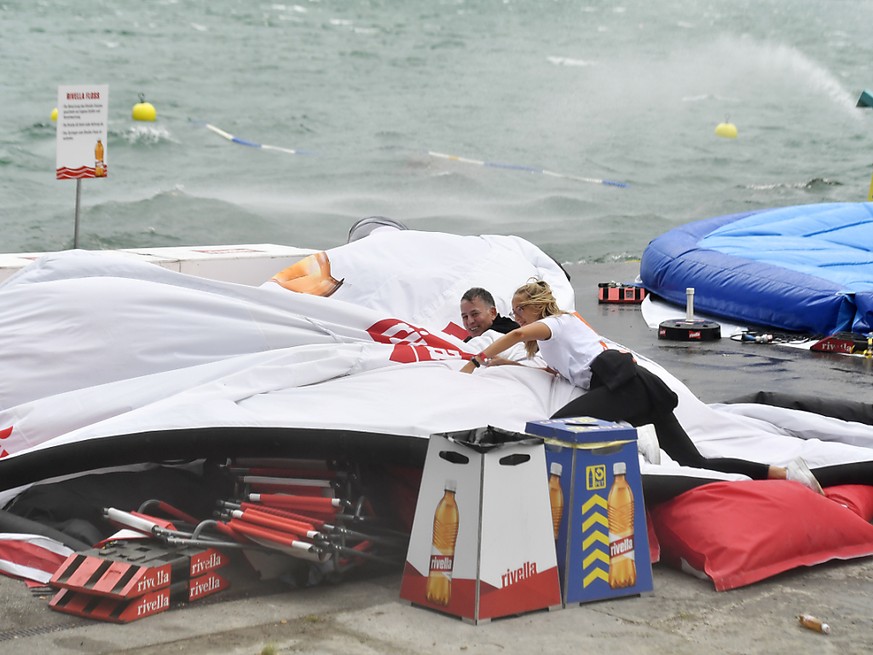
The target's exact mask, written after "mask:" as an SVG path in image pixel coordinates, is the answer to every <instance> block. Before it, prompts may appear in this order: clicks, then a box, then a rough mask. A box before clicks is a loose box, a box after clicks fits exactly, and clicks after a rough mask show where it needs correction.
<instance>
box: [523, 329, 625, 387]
mask: <svg viewBox="0 0 873 655" xmlns="http://www.w3.org/2000/svg"><path fill="white" fill-rule="evenodd" d="M540 322H542V323H545V324H546V325H548V326H549V329H550V330H551V331H552V336H551V338H550V339H546V340H545V341H537V343H538V344H539V347H540V354H541V355H542V356H543V359H544V360H546V363H547V364H548V365H549V366H550V367H551V368H553V369H555V370H556V371H557V372H558V373H560V374H561V375H562V376H563V377H565V378H566V379H567V380H569V381H570V382H572V383H573V384H575V385H576V386H577V387H581V388H582V389H586V390H587V389H588V388H589V387H590V386H591V369H590V368H589V366H590V364H591V360H593V359H594V358H595V357H597V356H598V355H599V354H600V353H602V352H603V351H604V350H607V349H609V348H614V347H615V344H613V343H612V342H610V341H609V340H607V339H604V338H603V337H602V336H600V335H599V334H597V332H595V331H594V330H593V329H592V328H591V326H590V325H588V323H586V322H585V321H584V320H583V318H582V317H581V316H579V314H576V313H573V314H559V315H557V316H546V317H545V318H541V319H540Z"/></svg>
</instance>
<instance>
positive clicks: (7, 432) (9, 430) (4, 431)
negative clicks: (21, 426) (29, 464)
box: [0, 425, 13, 459]
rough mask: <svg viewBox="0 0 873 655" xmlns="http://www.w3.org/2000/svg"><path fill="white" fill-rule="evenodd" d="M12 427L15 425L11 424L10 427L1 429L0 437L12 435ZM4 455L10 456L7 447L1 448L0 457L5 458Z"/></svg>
mask: <svg viewBox="0 0 873 655" xmlns="http://www.w3.org/2000/svg"><path fill="white" fill-rule="evenodd" d="M12 427H13V426H11V425H10V426H9V427H8V428H4V429H2V430H0V439H6V438H8V437H10V436H12ZM4 457H9V451H8V450H6V449H5V448H0V459H3V458H4Z"/></svg>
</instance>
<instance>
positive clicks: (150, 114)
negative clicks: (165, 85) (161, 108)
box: [131, 93, 158, 121]
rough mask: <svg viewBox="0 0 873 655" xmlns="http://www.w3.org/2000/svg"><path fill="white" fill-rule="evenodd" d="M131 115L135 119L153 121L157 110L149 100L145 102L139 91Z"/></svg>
mask: <svg viewBox="0 0 873 655" xmlns="http://www.w3.org/2000/svg"><path fill="white" fill-rule="evenodd" d="M131 115H132V116H133V120H135V121H153V120H155V118H157V116H158V112H157V111H155V107H154V105H152V103H150V102H146V101H145V98H144V97H143V95H142V94H141V93H140V94H139V102H138V103H136V104H135V105H134V106H133V111H132V112H131Z"/></svg>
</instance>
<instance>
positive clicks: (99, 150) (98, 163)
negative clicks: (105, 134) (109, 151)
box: [94, 139, 106, 177]
mask: <svg viewBox="0 0 873 655" xmlns="http://www.w3.org/2000/svg"><path fill="white" fill-rule="evenodd" d="M105 175H106V167H105V166H104V165H103V142H102V141H101V140H100V139H97V145H96V146H94V177H104V176H105Z"/></svg>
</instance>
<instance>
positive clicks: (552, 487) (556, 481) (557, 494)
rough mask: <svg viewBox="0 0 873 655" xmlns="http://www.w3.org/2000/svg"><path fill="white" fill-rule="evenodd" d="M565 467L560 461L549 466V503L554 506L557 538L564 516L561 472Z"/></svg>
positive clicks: (553, 518)
mask: <svg viewBox="0 0 873 655" xmlns="http://www.w3.org/2000/svg"><path fill="white" fill-rule="evenodd" d="M562 471H563V467H562V466H561V465H560V464H559V463H558V462H552V464H551V466H549V504H550V505H551V506H552V527H553V528H554V530H555V539H557V538H558V530H560V529H561V519H562V518H564V491H563V490H562V489H561V472H562Z"/></svg>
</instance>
